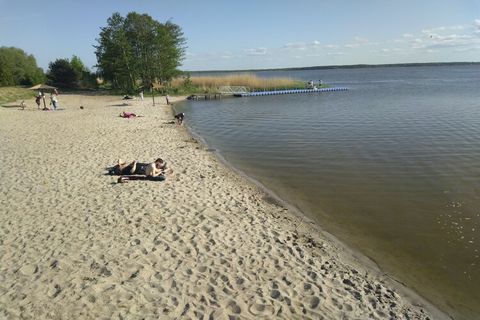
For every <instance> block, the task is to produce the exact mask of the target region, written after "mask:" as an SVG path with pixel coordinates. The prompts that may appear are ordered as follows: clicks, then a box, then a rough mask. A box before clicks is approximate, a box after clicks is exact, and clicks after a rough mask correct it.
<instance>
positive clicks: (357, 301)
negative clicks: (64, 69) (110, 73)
mask: <svg viewBox="0 0 480 320" xmlns="http://www.w3.org/2000/svg"><path fill="white" fill-rule="evenodd" d="M173 98H174V99H173V100H174V102H176V101H179V100H180V99H181V98H178V97H173ZM124 104H127V105H124ZM60 105H61V107H62V106H65V109H66V110H64V111H57V112H40V111H37V110H34V109H33V110H32V108H31V107H30V110H25V111H19V110H10V109H4V108H1V109H0V113H2V117H0V124H1V125H0V134H1V135H2V136H3V137H4V138H3V139H4V143H3V144H2V145H1V146H0V159H1V160H2V162H4V163H7V164H8V165H7V166H4V167H3V168H0V174H1V175H2V177H4V183H2V185H1V186H0V192H1V193H0V194H1V195H2V196H1V198H0V204H1V205H2V210H3V211H5V213H4V214H3V215H2V217H0V239H2V240H1V242H0V248H1V249H2V250H0V268H1V269H0V280H2V281H1V283H2V284H1V285H0V315H2V316H5V317H7V318H11V317H14V318H15V317H26V318H37V319H44V318H100V317H133V318H137V317H145V318H147V319H156V318H169V319H170V318H199V317H200V318H206V319H207V318H209V317H213V318H215V319H224V318H228V317H230V318H235V319H236V318H239V319H240V318H241V319H257V318H262V317H263V318H286V319H300V318H302V319H318V318H320V317H325V318H326V319H339V318H342V317H343V318H360V319H365V318H373V319H383V318H385V317H388V316H389V313H390V312H392V313H393V314H394V315H395V316H397V317H398V318H405V319H406V318H411V319H427V318H430V319H448V316H447V315H445V314H444V313H442V312H441V311H440V310H438V309H437V308H436V307H435V306H433V305H432V304H430V303H429V302H427V301H426V300H424V299H423V298H421V297H419V296H418V295H416V294H415V293H413V292H411V293H410V294H409V292H408V288H402V286H401V285H399V284H395V280H392V279H390V278H389V277H388V276H384V275H382V274H381V271H380V270H378V268H376V267H375V265H374V264H373V262H372V261H370V262H368V261H362V260H361V259H362V258H365V257H364V256H362V255H359V256H358V257H357V256H356V255H357V254H358V253H356V252H352V251H351V250H349V249H348V248H347V247H346V246H345V245H344V244H343V243H341V242H339V241H338V240H336V239H335V238H334V237H333V236H332V235H330V234H328V233H326V232H325V231H323V230H321V227H320V226H318V225H317V224H314V223H313V222H312V221H310V219H308V218H306V217H305V216H304V215H303V214H301V213H299V212H298V210H295V208H293V207H289V205H288V204H286V203H285V202H284V201H283V200H281V199H277V200H275V201H268V199H265V195H266V194H269V193H268V192H267V191H266V189H265V188H264V187H261V186H259V185H258V184H256V183H255V182H254V180H252V178H251V177H248V176H245V175H244V174H242V173H241V172H239V171H238V170H236V169H235V168H233V167H232V166H230V165H229V163H228V162H224V161H222V160H221V157H218V156H217V155H215V153H214V154H212V152H210V151H209V150H208V146H206V145H205V144H203V143H198V140H197V139H195V138H194V135H192V134H191V133H190V132H189V130H187V128H185V127H180V126H176V125H174V124H170V121H171V120H173V116H172V110H173V107H169V106H166V105H165V104H164V103H163V101H162V103H160V104H159V105H158V106H155V107H152V106H151V102H150V101H146V100H145V101H140V100H135V101H122V100H120V98H119V97H112V96H102V97H89V96H78V95H63V96H60ZM79 105H84V106H85V109H84V110H80V109H79V108H78V106H79ZM124 110H125V111H135V112H138V113H139V114H142V115H144V117H143V118H136V119H121V118H119V117H118V113H120V112H121V111H124ZM30 111H35V112H30ZM187 121H188V118H187ZM200 140H201V139H200ZM157 156H162V158H164V159H165V160H166V161H167V162H168V164H169V166H170V167H171V168H173V170H174V173H173V174H172V175H171V176H167V179H166V180H165V181H163V182H144V181H132V182H129V183H127V184H116V183H115V181H116V179H115V178H114V177H110V176H105V175H104V173H105V172H104V170H103V169H104V167H106V166H108V165H110V164H112V162H113V161H115V159H117V158H122V159H125V160H127V161H130V160H133V159H137V160H150V159H152V160H153V159H154V158H155V157H157ZM34 164H38V165H39V166H40V168H41V170H38V168H37V166H36V165H34ZM270 197H273V198H274V199H275V197H274V196H273V195H271V194H270ZM277 198H278V197H277ZM277 201H280V202H279V203H277ZM279 204H280V206H279ZM369 264H370V265H369ZM390 282H392V283H390Z"/></svg>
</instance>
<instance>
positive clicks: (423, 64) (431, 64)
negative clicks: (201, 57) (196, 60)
mask: <svg viewBox="0 0 480 320" xmlns="http://www.w3.org/2000/svg"><path fill="white" fill-rule="evenodd" d="M470 65H480V62H421V63H394V64H351V65H328V66H312V67H292V68H272V69H241V70H210V71H209V70H204V71H189V72H191V73H192V74H202V73H209V74H210V73H211V74H214V73H225V72H233V73H235V72H259V71H302V70H328V69H358V68H390V67H439V66H470Z"/></svg>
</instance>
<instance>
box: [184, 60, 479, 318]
mask: <svg viewBox="0 0 480 320" xmlns="http://www.w3.org/2000/svg"><path fill="white" fill-rule="evenodd" d="M259 75H260V76H290V77H294V78H297V79H303V80H305V81H308V80H320V79H321V80H324V81H326V82H328V83H330V84H331V85H337V86H346V87H349V88H350V90H349V91H347V92H332V93H312V94H296V95H282V96H267V97H252V98H236V99H233V98H232V99H223V100H221V101H195V102H186V103H184V104H183V105H181V106H180V108H181V109H182V110H183V111H185V112H186V113H187V120H188V125H189V126H190V127H191V129H192V130H193V131H194V132H195V133H197V134H199V135H200V136H202V137H203V138H204V139H205V140H206V142H207V144H209V145H210V146H211V147H213V148H215V149H217V150H218V151H219V152H220V153H221V154H222V156H223V157H225V158H226V159H227V161H229V162H230V163H231V164H232V165H234V166H235V167H237V168H239V169H241V170H243V171H244V172H246V173H247V174H248V175H250V176H252V177H253V178H255V179H257V180H258V181H260V182H261V183H263V184H264V185H265V186H267V187H268V188H270V189H272V190H273V191H275V192H276V193H277V194H279V195H280V196H281V197H282V198H284V199H285V200H287V201H288V202H289V203H291V204H293V205H295V206H297V207H298V208H299V209H301V210H302V211H303V212H304V213H305V214H307V215H309V216H311V217H312V218H314V219H315V220H316V221H318V223H319V224H321V226H322V227H323V228H324V229H326V230H327V231H329V232H331V233H333V234H334V235H336V236H337V237H338V238H339V239H341V240H342V241H344V242H346V243H347V244H348V245H350V246H352V247H354V248H356V249H359V250H360V251H361V252H363V253H364V254H366V255H367V256H369V257H371V258H372V259H374V260H375V261H376V262H377V263H378V264H379V265H380V267H381V268H382V269H384V270H385V271H387V272H389V273H391V274H393V275H394V276H395V277H396V278H397V279H399V280H400V281H402V282H404V283H405V284H406V285H408V286H409V287H412V288H414V289H415V290H417V291H418V292H419V293H421V294H422V295H424V296H425V297H427V298H428V299H430V300H432V301H433V302H434V303H436V304H437V305H439V306H440V307H441V308H443V309H444V310H447V311H448V312H450V313H452V314H454V315H456V316H457V317H458V318H459V319H463V318H465V319H475V318H480V306H479V305H478V301H480V290H478V288H479V287H480V258H479V255H480V253H479V251H480V245H479V241H480V239H479V233H480V205H479V204H480V198H479V197H480V179H479V178H480V99H479V98H480V94H479V92H480V67H479V66H461V67H459V66H442V67H391V68H368V69H338V70H313V71H296V72H287V71H269V72H259Z"/></svg>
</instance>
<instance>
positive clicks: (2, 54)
mask: <svg viewBox="0 0 480 320" xmlns="http://www.w3.org/2000/svg"><path fill="white" fill-rule="evenodd" d="M44 80H45V75H44V74H43V70H42V69H41V68H39V67H38V66H37V62H36V60H35V57H34V56H33V55H28V54H26V53H25V52H24V51H23V50H22V49H19V48H14V47H0V86H16V85H32V84H35V83H40V82H43V81H44Z"/></svg>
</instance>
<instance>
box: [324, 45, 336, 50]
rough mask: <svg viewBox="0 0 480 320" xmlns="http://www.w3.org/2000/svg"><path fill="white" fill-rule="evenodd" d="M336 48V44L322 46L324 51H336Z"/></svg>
mask: <svg viewBox="0 0 480 320" xmlns="http://www.w3.org/2000/svg"><path fill="white" fill-rule="evenodd" d="M338 47H339V46H338V45H336V44H327V45H325V46H324V48H325V49H338Z"/></svg>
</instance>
